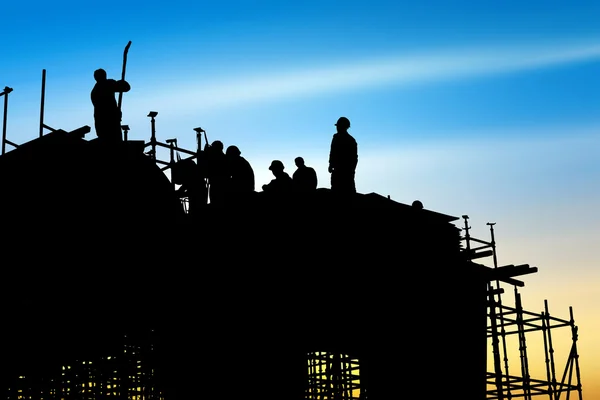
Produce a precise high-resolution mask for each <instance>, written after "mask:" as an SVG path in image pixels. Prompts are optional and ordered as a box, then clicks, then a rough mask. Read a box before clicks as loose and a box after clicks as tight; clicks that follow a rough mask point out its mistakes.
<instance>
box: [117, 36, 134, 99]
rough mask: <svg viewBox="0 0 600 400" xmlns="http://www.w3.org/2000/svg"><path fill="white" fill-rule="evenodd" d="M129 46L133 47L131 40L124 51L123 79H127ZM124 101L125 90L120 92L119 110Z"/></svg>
mask: <svg viewBox="0 0 600 400" xmlns="http://www.w3.org/2000/svg"><path fill="white" fill-rule="evenodd" d="M129 47H131V40H130V41H129V42H128V43H127V46H125V51H123V71H122V72H121V80H125V70H126V68H127V53H129ZM122 103H123V92H119V102H118V106H119V110H121V104H122Z"/></svg>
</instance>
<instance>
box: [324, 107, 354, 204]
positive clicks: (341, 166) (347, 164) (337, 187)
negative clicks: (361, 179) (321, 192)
mask: <svg viewBox="0 0 600 400" xmlns="http://www.w3.org/2000/svg"><path fill="white" fill-rule="evenodd" d="M335 126H336V129H337V133H335V134H334V135H333V139H332V140H331V149H330V152H329V172H330V173H331V190H332V191H335V192H337V193H356V185H355V183H354V174H355V172H356V165H357V164H358V145H357V144H356V140H355V139H354V138H353V137H352V136H351V135H350V134H349V133H348V129H349V128H350V120H349V119H348V118H346V117H340V118H339V119H338V120H337V123H336V124H335Z"/></svg>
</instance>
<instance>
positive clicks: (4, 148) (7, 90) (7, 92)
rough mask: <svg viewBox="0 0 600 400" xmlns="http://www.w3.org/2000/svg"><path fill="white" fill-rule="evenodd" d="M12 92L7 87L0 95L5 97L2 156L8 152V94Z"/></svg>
mask: <svg viewBox="0 0 600 400" xmlns="http://www.w3.org/2000/svg"><path fill="white" fill-rule="evenodd" d="M12 91H13V90H12V88H9V87H8V86H5V87H4V91H3V92H2V93H0V96H4V117H3V119H2V154H4V152H5V150H6V118H7V113H8V94H9V93H10V92H12Z"/></svg>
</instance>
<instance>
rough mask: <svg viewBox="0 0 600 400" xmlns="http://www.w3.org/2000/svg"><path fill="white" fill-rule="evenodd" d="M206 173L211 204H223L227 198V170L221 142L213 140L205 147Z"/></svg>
mask: <svg viewBox="0 0 600 400" xmlns="http://www.w3.org/2000/svg"><path fill="white" fill-rule="evenodd" d="M204 155H205V160H206V174H207V177H208V184H209V192H208V193H209V198H210V203H211V204H223V203H224V201H225V200H226V198H227V190H228V187H227V186H228V184H229V172H228V170H227V159H226V158H225V153H224V152H223V142H221V141H220V140H215V141H214V142H212V144H211V145H210V146H206V148H205V154H204Z"/></svg>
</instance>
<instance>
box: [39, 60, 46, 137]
mask: <svg viewBox="0 0 600 400" xmlns="http://www.w3.org/2000/svg"><path fill="white" fill-rule="evenodd" d="M45 99H46V70H45V69H43V70H42V100H41V106H40V137H42V135H43V134H44V103H45Z"/></svg>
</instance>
